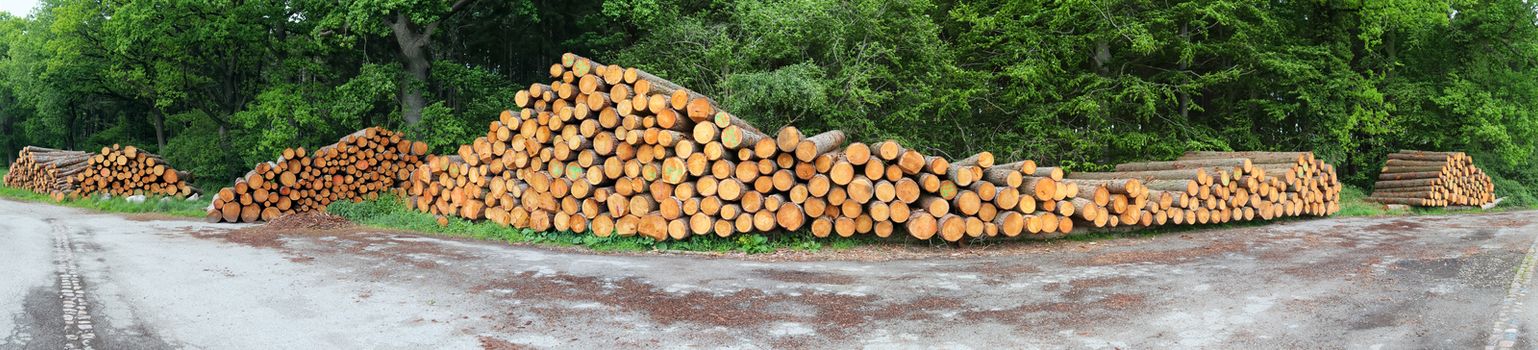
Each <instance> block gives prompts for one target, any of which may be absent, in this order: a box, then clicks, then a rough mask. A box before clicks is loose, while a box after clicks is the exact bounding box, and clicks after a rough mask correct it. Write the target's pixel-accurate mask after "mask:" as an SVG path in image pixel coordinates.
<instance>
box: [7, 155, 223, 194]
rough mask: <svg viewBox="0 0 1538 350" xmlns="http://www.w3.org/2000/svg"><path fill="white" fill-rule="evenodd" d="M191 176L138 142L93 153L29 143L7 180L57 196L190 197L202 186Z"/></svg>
mask: <svg viewBox="0 0 1538 350" xmlns="http://www.w3.org/2000/svg"><path fill="white" fill-rule="evenodd" d="M191 179H192V176H190V175H188V174H187V173H186V172H182V171H177V170H176V169H174V168H171V166H170V165H168V164H166V161H165V159H163V158H161V157H160V156H158V155H154V154H151V153H149V152H145V151H142V150H139V149H138V148H137V147H134V146H121V145H112V147H102V149H101V152H100V153H94V154H93V153H88V152H78V151H63V150H56V149H49V148H42V147H33V146H27V147H25V148H22V150H21V152H20V154H19V157H17V159H16V161H15V162H13V163H12V164H11V171H10V173H8V174H6V177H5V184H6V185H7V186H11V187H17V188H25V189H28V190H32V191H34V192H38V193H45V194H48V195H50V196H52V197H53V199H54V200H62V199H64V197H66V196H73V197H79V196H86V195H92V194H98V193H101V194H110V195H114V196H131V195H161V196H177V197H186V196H190V195H192V194H194V193H198V192H199V191H198V189H197V188H196V187H192V186H190V185H188V182H190V181H191Z"/></svg>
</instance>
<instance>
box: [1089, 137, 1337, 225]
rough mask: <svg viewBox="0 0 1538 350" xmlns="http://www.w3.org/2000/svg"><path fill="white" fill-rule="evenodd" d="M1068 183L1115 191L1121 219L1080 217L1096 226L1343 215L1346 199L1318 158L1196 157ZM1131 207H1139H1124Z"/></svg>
mask: <svg viewBox="0 0 1538 350" xmlns="http://www.w3.org/2000/svg"><path fill="white" fill-rule="evenodd" d="M1066 181H1070V182H1076V183H1079V184H1081V185H1102V186H1103V187H1102V188H1105V189H1108V190H1110V196H1111V199H1112V200H1111V201H1110V202H1109V205H1107V206H1106V207H1107V209H1108V210H1107V212H1108V213H1112V214H1116V215H1114V216H1111V217H1109V218H1108V220H1103V219H1102V220H1094V221H1091V220H1090V218H1076V220H1081V221H1084V223H1085V224H1087V225H1091V226H1093V227H1118V226H1129V225H1133V226H1144V227H1146V226H1159V225H1194V224H1217V223H1226V222H1231V221H1249V220H1256V219H1260V220H1271V219H1275V218H1279V217H1284V216H1299V215H1315V216H1324V215H1329V214H1332V213H1334V212H1335V211H1337V210H1339V200H1340V182H1339V180H1338V179H1337V178H1336V177H1335V171H1334V167H1333V166H1331V165H1329V164H1326V163H1324V162H1321V161H1319V160H1318V159H1316V158H1314V157H1313V154H1312V153H1310V152H1191V153H1187V154H1186V155H1185V156H1183V157H1181V158H1180V159H1178V160H1174V161H1160V162H1138V163H1127V164H1120V165H1117V166H1116V171H1114V172H1080V173H1073V174H1070V175H1069V176H1068V179H1067V180H1066ZM1104 181H1126V182H1125V183H1123V184H1114V185H1112V184H1104V183H1103V182H1104ZM1134 185H1140V186H1134ZM1102 195H1104V194H1094V195H1093V196H1095V197H1099V196H1102ZM1096 201H1097V202H1098V201H1099V200H1098V198H1097V199H1096ZM1123 201H1126V202H1130V203H1131V204H1130V205H1126V207H1127V208H1123V207H1124V205H1123V204H1122V203H1121V202H1123Z"/></svg>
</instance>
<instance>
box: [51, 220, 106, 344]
mask: <svg viewBox="0 0 1538 350" xmlns="http://www.w3.org/2000/svg"><path fill="white" fill-rule="evenodd" d="M53 256H54V267H56V268H57V277H58V280H59V300H60V301H61V304H63V305H64V309H63V310H62V311H63V312H62V313H61V314H62V315H64V339H65V342H64V348H65V349H78V350H91V349H94V348H95V347H94V346H92V345H91V344H92V343H94V342H95V340H96V331H95V330H94V329H92V322H91V308H90V304H89V303H88V302H87V301H86V299H85V286H84V285H81V284H80V273H79V271H77V270H76V265H75V245H74V242H73V241H72V240H71V239H70V237H69V231H68V229H67V228H65V227H64V226H63V225H59V224H57V223H55V224H53Z"/></svg>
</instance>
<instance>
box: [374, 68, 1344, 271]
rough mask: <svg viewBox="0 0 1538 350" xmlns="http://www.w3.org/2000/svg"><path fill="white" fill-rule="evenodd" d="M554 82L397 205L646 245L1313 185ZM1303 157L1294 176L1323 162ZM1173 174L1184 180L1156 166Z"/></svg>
mask: <svg viewBox="0 0 1538 350" xmlns="http://www.w3.org/2000/svg"><path fill="white" fill-rule="evenodd" d="M549 73H550V76H551V77H552V79H553V81H552V82H550V83H549V84H533V85H531V86H529V87H528V88H527V89H524V90H522V91H520V92H519V93H518V94H517V96H516V98H515V99H516V101H514V102H515V103H516V104H517V106H518V107H520V109H519V110H516V111H512V110H510V111H506V112H504V113H503V114H502V115H501V116H500V117H499V118H498V120H496V121H492V122H490V123H489V125H488V128H487V133H486V135H485V136H483V137H479V138H477V139H476V140H474V142H472V143H470V144H467V145H463V146H461V147H460V149H459V150H458V152H457V154H455V155H448V156H434V157H430V158H429V160H428V161H427V163H426V165H427V166H425V167H421V168H419V169H418V170H417V171H416V172H415V173H414V174H412V176H411V180H410V182H409V183H407V184H405V185H404V187H403V188H402V189H401V190H402V192H403V195H404V196H405V198H407V200H408V204H409V205H410V206H411V207H413V208H416V209H418V210H421V211H423V212H428V213H432V214H436V215H439V216H440V217H439V221H440V223H443V222H446V221H445V218H444V217H445V216H457V217H463V218H467V219H471V220H491V221H495V222H497V223H500V224H502V225H508V226H515V227H520V228H531V229H534V230H539V231H546V230H570V231H575V232H592V233H593V234H595V235H598V236H610V235H620V236H632V235H641V236H646V237H650V238H653V239H657V240H665V239H684V238H687V237H690V236H693V235H716V236H721V237H727V236H731V235H734V234H740V233H751V232H770V231H795V230H801V229H806V230H809V231H810V232H811V233H812V234H813V235H815V236H818V237H826V236H831V235H838V236H845V237H847V236H853V235H858V234H871V235H875V236H878V237H890V236H891V235H893V234H900V233H906V234H907V235H910V236H913V237H916V238H919V239H930V238H932V237H940V238H942V239H944V240H947V241H959V240H962V239H964V238H968V237H984V236H1006V237H1014V236H1017V235H1022V234H1025V235H1029V236H1053V235H1058V234H1065V233H1069V232H1073V231H1074V230H1075V228H1076V227H1085V226H1090V227H1111V226H1130V225H1139V226H1151V225H1155V224H1165V223H1168V222H1171V221H1174V222H1175V223H1186V222H1190V223H1207V222H1223V221H1229V220H1232V219H1233V218H1242V219H1253V218H1255V217H1262V218H1272V217H1276V216H1280V215H1282V214H1284V213H1301V212H1304V211H1306V209H1304V206H1305V205H1304V203H1305V202H1307V201H1306V200H1304V199H1303V198H1304V197H1305V195H1303V194H1302V193H1304V192H1299V191H1308V190H1307V189H1305V188H1304V187H1299V188H1296V189H1289V188H1287V187H1286V183H1284V182H1269V181H1267V182H1264V183H1263V182H1262V181H1261V180H1262V179H1264V178H1265V177H1264V175H1262V174H1259V173H1254V174H1252V173H1251V171H1259V170H1250V169H1245V170H1243V171H1238V172H1236V171H1233V170H1232V169H1215V170H1214V171H1221V174H1222V176H1220V177H1218V179H1221V180H1220V181H1214V178H1213V177H1205V176H1203V177H1194V178H1193V177H1192V176H1189V175H1188V174H1186V173H1195V172H1191V171H1184V172H1183V169H1184V166H1183V165H1180V166H1175V167H1171V168H1169V169H1164V170H1155V169H1153V168H1152V165H1145V166H1146V167H1149V168H1148V169H1145V170H1137V171H1136V172H1137V173H1136V174H1115V175H1109V176H1101V177H1096V176H1094V175H1087V176H1086V175H1079V176H1072V177H1070V178H1068V179H1064V173H1063V171H1062V170H1061V169H1058V168H1051V167H1037V166H1036V164H1035V163H1034V162H1031V161H1028V160H1027V161H1019V162H1013V163H1008V164H995V159H994V157H993V155H992V154H991V153H987V152H983V153H979V154H976V155H973V156H971V157H967V158H965V159H961V160H956V161H950V160H947V159H945V158H942V157H936V156H927V155H924V154H922V153H920V152H918V151H915V150H912V149H909V148H906V147H904V146H902V145H901V144H899V143H897V142H894V141H882V142H877V143H875V144H864V143H859V142H853V143H848V142H847V141H848V140H847V139H848V135H845V134H844V133H843V132H841V131H837V130H833V131H828V132H823V133H819V134H815V135H806V134H803V133H802V132H801V131H800V130H798V129H796V128H794V127H784V128H781V129H779V130H776V131H775V132H774V134H773V135H770V134H768V133H765V132H762V131H760V130H759V129H758V128H756V127H754V126H753V125H751V124H748V123H746V122H744V121H743V120H741V119H739V118H737V117H735V116H733V115H732V114H731V113H730V112H728V111H725V110H722V109H721V108H720V106H719V105H717V104H716V103H715V101H713V100H711V99H710V98H709V97H706V96H703V95H700V94H698V93H695V92H692V91H690V90H688V89H686V88H683V87H681V86H678V85H677V84H675V83H672V82H669V81H667V80H663V79H661V78H659V77H656V76H654V75H651V74H648V73H646V72H644V71H640V70H637V69H635V68H627V67H621V66H616V65H603V64H599V63H595V62H593V61H591V60H589V59H586V58H582V57H580V56H576V55H572V54H567V55H565V56H563V57H562V61H561V62H560V63H558V64H554V65H552V66H551V67H550V72H549ZM1299 154H1301V153H1299ZM1226 158H1233V157H1226ZM1296 159H1303V158H1296ZM1307 161H1308V162H1315V163H1306V164H1305V163H1304V161H1303V160H1298V161H1297V163H1299V164H1297V165H1296V166H1297V167H1300V168H1301V167H1304V166H1305V165H1306V166H1310V167H1318V166H1319V164H1318V163H1317V162H1316V161H1314V160H1313V159H1312V157H1309V158H1307ZM1195 162H1202V161H1195ZM1210 163H1214V164H1216V163H1222V162H1210ZM1268 164H1269V163H1268ZM1325 167H1326V168H1328V166H1325ZM1170 170H1176V171H1175V173H1179V174H1173V173H1159V172H1160V171H1165V172H1169V171H1170ZM1129 171H1131V170H1129ZM1331 172H1332V171H1331ZM1311 174H1312V173H1311ZM1145 175H1146V176H1145ZM1320 176H1323V175H1320ZM1233 178H1239V179H1240V180H1239V181H1230V179H1233ZM1329 179H1330V180H1333V176H1329ZM1325 183H1329V181H1325ZM1261 186H1266V187H1265V188H1261ZM1319 186H1325V185H1319ZM1252 187H1253V188H1252ZM1316 187H1317V186H1316ZM1241 188H1243V191H1244V192H1245V193H1246V194H1235V193H1236V192H1240V191H1239V189H1241ZM1332 188H1334V189H1336V190H1337V191H1338V188H1339V186H1338V183H1336V184H1335V186H1334V187H1332ZM1318 190H1319V191H1320V193H1328V192H1329V191H1326V190H1323V189H1318ZM1249 192H1254V193H1256V195H1254V196H1250V195H1248V194H1247V193H1249ZM1308 193H1313V192H1308ZM1316 195H1317V197H1318V198H1316V199H1317V200H1318V201H1320V202H1321V203H1323V201H1325V200H1326V199H1327V198H1329V196H1327V195H1324V194H1316ZM1251 197H1254V198H1257V199H1256V200H1255V201H1253V202H1252V201H1251V200H1250V198H1251ZM1307 197H1315V195H1309V196H1307ZM1272 203H1288V204H1287V205H1285V206H1284V205H1276V206H1275V207H1273V206H1272V205H1271V204H1272ZM1261 208H1263V209H1261ZM1177 216H1178V218H1177Z"/></svg>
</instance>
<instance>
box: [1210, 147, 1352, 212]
mask: <svg viewBox="0 0 1538 350" xmlns="http://www.w3.org/2000/svg"><path fill="white" fill-rule="evenodd" d="M1218 158H1246V159H1249V160H1251V162H1252V164H1254V168H1256V169H1259V172H1258V174H1254V175H1255V176H1252V177H1251V178H1253V179H1254V180H1256V181H1259V182H1262V183H1267V182H1268V183H1269V186H1259V187H1256V186H1252V185H1250V184H1249V181H1250V180H1248V179H1245V178H1244V177H1242V176H1238V177H1236V176H1232V175H1233V174H1230V175H1231V176H1230V177H1231V178H1233V179H1238V180H1240V181H1242V182H1241V183H1240V184H1241V185H1242V186H1245V187H1247V188H1250V193H1252V194H1253V193H1255V192H1254V191H1255V190H1254V189H1255V188H1259V189H1261V190H1262V191H1266V192H1270V193H1269V194H1268V195H1265V196H1263V197H1262V199H1264V200H1269V201H1271V202H1272V204H1273V205H1274V206H1280V207H1281V208H1279V209H1276V210H1274V213H1272V214H1273V215H1272V216H1271V217H1269V218H1267V219H1273V218H1276V217H1281V216H1303V215H1309V216H1329V215H1331V214H1335V213H1336V212H1339V211H1340V189H1341V183H1340V178H1339V177H1338V176H1336V174H1335V166H1334V165H1332V164H1329V163H1325V162H1324V161H1323V160H1320V159H1319V158H1316V157H1315V156H1314V152H1187V153H1186V155H1185V156H1182V157H1181V158H1180V159H1181V160H1197V159H1218ZM1230 188H1232V186H1230Z"/></svg>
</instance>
